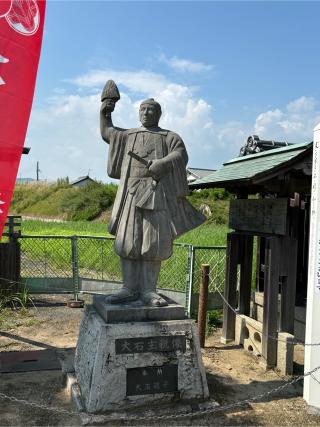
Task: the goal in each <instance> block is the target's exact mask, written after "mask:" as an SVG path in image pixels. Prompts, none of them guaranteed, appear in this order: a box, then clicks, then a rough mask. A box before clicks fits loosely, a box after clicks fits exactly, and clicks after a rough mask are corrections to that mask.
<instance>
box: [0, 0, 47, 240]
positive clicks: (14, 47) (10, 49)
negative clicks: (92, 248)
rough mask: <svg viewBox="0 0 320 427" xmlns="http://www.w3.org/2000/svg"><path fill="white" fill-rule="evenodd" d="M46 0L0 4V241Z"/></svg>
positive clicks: (31, 91)
mask: <svg viewBox="0 0 320 427" xmlns="http://www.w3.org/2000/svg"><path fill="white" fill-rule="evenodd" d="M44 15H45V0H11V1H10V0H0V238H1V236H2V231H3V227H4V224H5V222H6V217H7V213H8V209H9V206H10V202H11V197H12V192H13V189H14V185H15V181H16V176H17V172H18V167H19V163H20V158H21V154H22V149H23V144H24V140H25V136H26V132H27V126H28V121H29V117H30V112H31V106H32V99H33V94H34V86H35V81H36V75H37V69H38V63H39V56H40V49H41V42H42V33H43V24H44Z"/></svg>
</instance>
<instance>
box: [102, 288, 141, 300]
mask: <svg viewBox="0 0 320 427" xmlns="http://www.w3.org/2000/svg"><path fill="white" fill-rule="evenodd" d="M138 298H139V293H138V292H134V291H131V290H130V289H128V288H124V287H123V288H122V289H121V290H120V291H119V292H117V293H116V294H113V295H109V296H107V297H106V299H105V302H106V303H108V304H124V303H126V302H132V301H135V300H137V299H138Z"/></svg>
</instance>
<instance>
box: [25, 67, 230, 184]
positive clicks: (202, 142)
mask: <svg viewBox="0 0 320 427" xmlns="http://www.w3.org/2000/svg"><path fill="white" fill-rule="evenodd" d="M110 78H112V79H114V80H115V81H116V82H117V84H119V86H120V89H122V90H121V99H120V101H119V102H118V103H117V106H116V109H115V111H114V113H113V121H114V124H115V125H117V126H120V127H124V128H130V127H136V126H139V121H138V109H139V104H140V102H141V100H142V99H145V98H147V97H151V96H154V97H155V98H156V99H157V100H158V101H159V102H160V104H161V106H162V110H163V116H162V118H161V121H160V126H161V127H163V128H167V129H170V130H173V131H175V132H177V133H179V134H180V135H181V137H182V138H183V140H184V141H185V143H186V146H187V149H188V153H189V159H190V160H189V163H190V164H192V165H193V166H198V167H202V166H203V167H217V166H218V165H219V164H220V163H221V162H222V160H223V152H222V151H221V144H220V142H219V141H217V139H216V138H215V135H216V131H215V126H214V122H213V113H212V110H213V109H212V106H211V105H210V104H209V103H208V102H207V101H206V100H204V99H202V98H201V97H199V96H197V94H195V93H194V91H193V89H191V88H189V87H187V86H184V85H181V84H177V83H175V82H172V81H170V80H168V79H167V78H166V77H165V76H164V75H161V74H156V73H152V72H146V71H143V70H141V71H134V72H130V71H114V70H112V71H101V70H96V71H91V72H89V73H87V74H86V75H82V76H78V77H75V78H74V79H73V80H72V81H69V83H70V82H72V83H74V85H75V87H74V90H73V92H74V93H71V94H69V95H66V94H63V93H61V94H59V93H57V91H54V93H53V96H52V97H51V98H50V99H49V100H48V105H47V107H46V108H44V109H41V110H40V109H34V110H33V112H32V116H31V120H30V126H29V130H28V137H27V144H28V145H30V146H31V147H32V149H31V152H30V155H29V156H25V158H23V161H22V164H21V168H20V175H21V176H30V175H31V176H34V170H35V163H36V161H37V160H39V161H40V168H41V170H42V171H43V175H42V177H43V178H48V179H55V178H57V177H61V176H66V175H68V176H69V177H70V178H71V179H73V178H76V177H78V176H80V175H84V174H86V173H87V171H88V170H89V169H91V171H92V172H91V176H93V177H96V178H98V179H101V180H107V179H108V177H107V174H106V161H107V146H106V144H105V143H104V142H103V141H102V139H101V137H100V132H99V109H100V92H101V89H102V87H103V86H104V84H105V82H106V80H108V79H110ZM79 89H80V90H79ZM93 89H97V90H96V91H93ZM215 140H216V142H215ZM216 147H218V148H220V152H218V153H217V150H216Z"/></svg>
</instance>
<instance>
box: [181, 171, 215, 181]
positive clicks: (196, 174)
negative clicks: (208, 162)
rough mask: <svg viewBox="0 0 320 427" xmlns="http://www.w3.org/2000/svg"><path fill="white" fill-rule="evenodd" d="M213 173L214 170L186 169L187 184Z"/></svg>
mask: <svg viewBox="0 0 320 427" xmlns="http://www.w3.org/2000/svg"><path fill="white" fill-rule="evenodd" d="M213 172H215V169H199V168H187V179H188V184H190V183H191V182H193V181H195V180H196V179H202V178H204V177H205V176H208V175H211V174H212V173H213Z"/></svg>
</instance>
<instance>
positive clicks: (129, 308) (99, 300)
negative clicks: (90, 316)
mask: <svg viewBox="0 0 320 427" xmlns="http://www.w3.org/2000/svg"><path fill="white" fill-rule="evenodd" d="M162 297H163V298H164V299H165V300H166V301H167V303H168V305H167V306H165V307H150V306H147V305H144V304H143V303H142V302H141V301H140V300H138V301H134V302H131V303H128V304H119V305H117V304H107V303H105V296H103V295H94V297H93V306H94V308H95V309H96V310H97V312H98V313H99V314H100V316H101V317H102V318H103V319H104V321H105V322H107V323H119V322H121V323H124V322H144V321H149V320H181V319H185V318H186V314H185V308H184V307H183V306H182V305H180V304H176V303H175V302H174V301H172V300H171V299H170V298H168V297H165V296H164V295H162Z"/></svg>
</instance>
